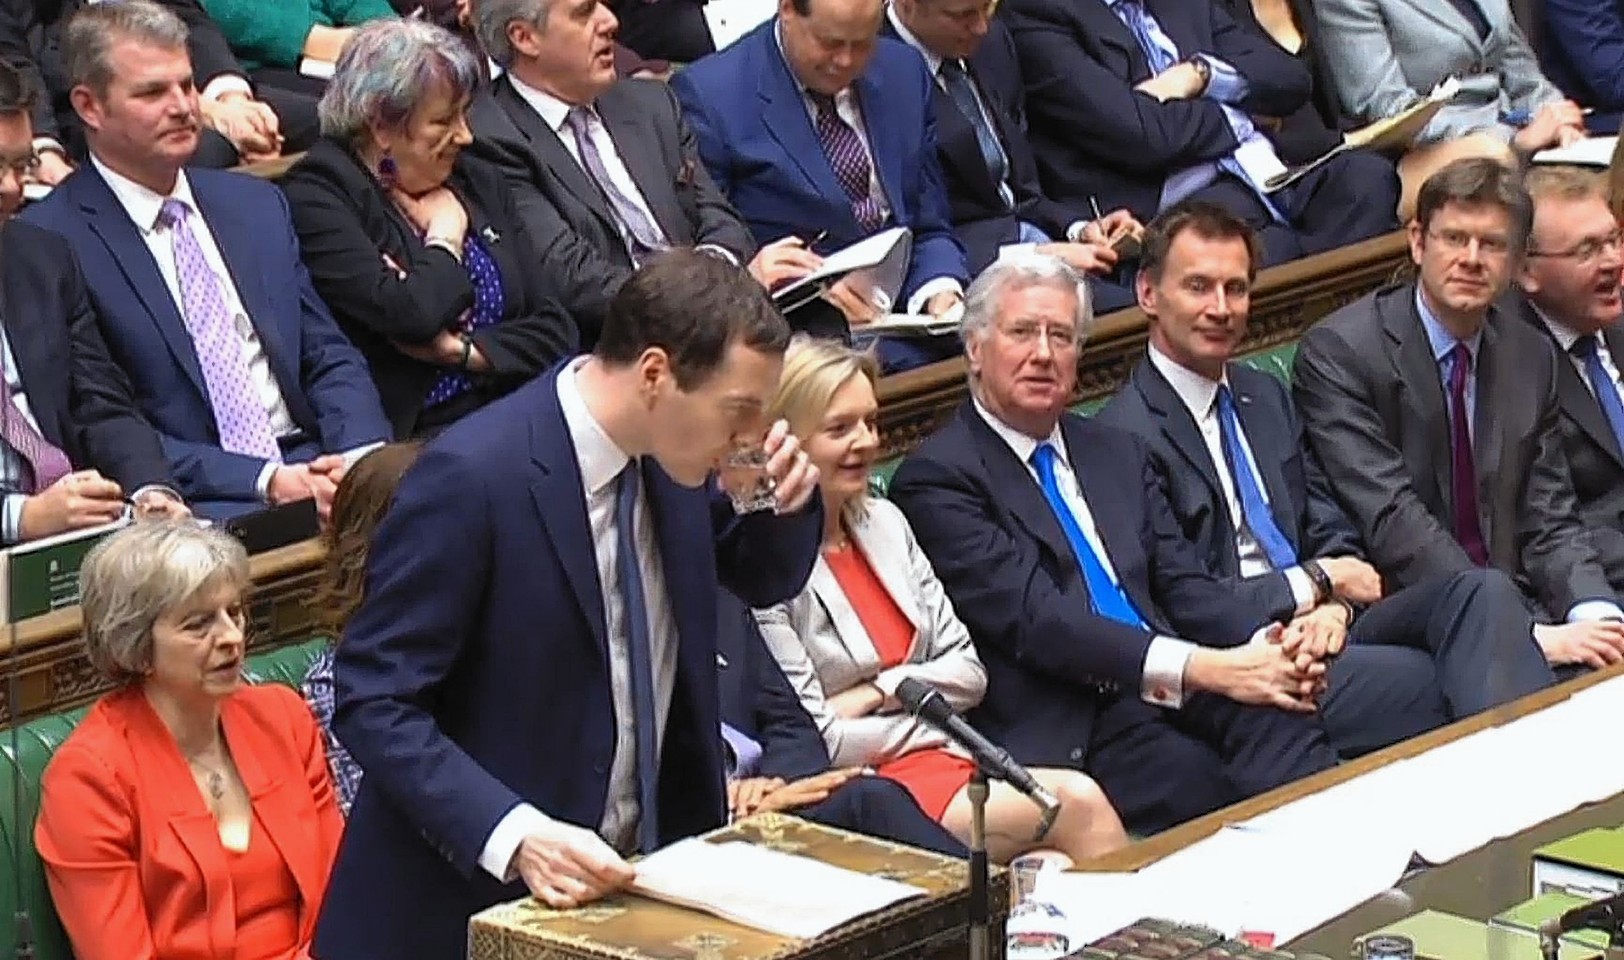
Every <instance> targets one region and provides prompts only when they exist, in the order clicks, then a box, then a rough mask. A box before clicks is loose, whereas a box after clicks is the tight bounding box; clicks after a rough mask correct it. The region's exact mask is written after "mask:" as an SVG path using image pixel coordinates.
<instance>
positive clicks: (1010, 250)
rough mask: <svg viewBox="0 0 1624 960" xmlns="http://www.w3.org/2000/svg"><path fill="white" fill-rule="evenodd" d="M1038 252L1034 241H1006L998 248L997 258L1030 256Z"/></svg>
mask: <svg viewBox="0 0 1624 960" xmlns="http://www.w3.org/2000/svg"><path fill="white" fill-rule="evenodd" d="M1037 252H1038V245H1037V244H1035V243H1006V244H1003V245H1001V246H1000V247H999V248H998V259H1000V260H1007V259H1009V258H1011V257H1030V256H1031V255H1033V254H1034V253H1037Z"/></svg>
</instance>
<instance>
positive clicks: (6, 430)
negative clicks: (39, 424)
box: [0, 377, 73, 493]
mask: <svg viewBox="0 0 1624 960" xmlns="http://www.w3.org/2000/svg"><path fill="white" fill-rule="evenodd" d="M0 403H3V404H4V420H3V421H0V439H3V440H5V441H6V443H7V444H9V445H10V446H11V449H13V450H15V451H17V455H18V456H20V457H22V458H23V459H24V460H26V461H28V472H29V474H30V475H29V476H26V477H22V478H20V479H21V481H22V484H21V485H22V489H23V492H24V493H38V492H39V491H41V490H44V489H45V488H46V487H48V486H50V485H51V484H53V483H55V482H57V481H58V480H60V479H62V478H63V477H65V476H67V475H68V471H70V470H72V469H73V465H72V464H70V463H68V457H67V454H65V453H63V452H62V451H61V449H59V448H58V447H57V446H56V445H55V444H53V443H51V442H50V441H49V440H47V439H45V438H44V437H43V436H41V435H40V432H39V431H38V430H35V429H34V428H33V426H32V425H30V424H29V422H28V418H27V417H25V416H23V411H22V408H21V407H19V406H17V398H16V397H14V396H12V393H11V384H9V383H7V382H6V379H5V378H4V377H0Z"/></svg>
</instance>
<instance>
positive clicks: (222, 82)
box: [199, 73, 254, 100]
mask: <svg viewBox="0 0 1624 960" xmlns="http://www.w3.org/2000/svg"><path fill="white" fill-rule="evenodd" d="M228 93H245V94H247V95H248V96H249V97H252V96H253V95H254V88H253V87H251V86H249V85H248V80H247V78H245V77H241V76H238V75H237V74H235V73H222V74H220V75H219V76H218V77H215V78H214V79H213V80H210V81H209V84H208V86H206V87H204V88H203V92H202V93H201V94H199V96H201V97H202V98H203V99H204V100H218V99H220V98H221V97H223V96H225V95H226V94H228Z"/></svg>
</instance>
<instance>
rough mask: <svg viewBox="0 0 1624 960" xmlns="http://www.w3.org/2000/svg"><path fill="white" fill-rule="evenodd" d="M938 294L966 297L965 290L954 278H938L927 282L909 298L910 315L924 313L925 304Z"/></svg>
mask: <svg viewBox="0 0 1624 960" xmlns="http://www.w3.org/2000/svg"><path fill="white" fill-rule="evenodd" d="M938 293H956V294H958V295H959V296H961V297H962V296H964V288H963V287H962V286H960V285H959V282H958V281H957V280H955V279H953V278H952V277H937V278H936V279H935V280H926V281H925V282H924V284H923V285H921V286H920V288H919V289H918V290H915V291H914V295H913V296H911V297H909V298H908V312H909V313H924V312H925V304H927V303H929V302H930V298H931V297H934V296H936V295H937V294H938Z"/></svg>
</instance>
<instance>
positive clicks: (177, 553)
mask: <svg viewBox="0 0 1624 960" xmlns="http://www.w3.org/2000/svg"><path fill="white" fill-rule="evenodd" d="M220 585H227V586H232V587H235V588H237V589H238V590H240V591H246V590H247V588H248V552H247V551H246V550H244V549H243V546H242V544H241V543H239V542H238V541H237V539H236V538H235V537H233V536H231V535H230V534H228V533H226V532H224V531H223V530H221V529H220V528H219V527H205V526H201V525H199V524H198V523H197V521H195V520H190V519H187V520H161V521H150V522H146V521H144V522H141V523H137V524H135V525H133V526H129V527H125V528H124V529H123V530H120V531H118V532H116V533H114V534H112V535H111V536H109V537H108V538H107V539H106V540H103V541H102V542H101V543H99V544H97V545H96V546H95V548H94V549H92V550H91V551H90V554H89V556H87V557H85V562H84V565H83V566H81V567H80V569H79V607H80V610H81V611H82V612H83V614H84V634H85V652H86V654H88V655H89V657H90V663H91V665H92V666H94V667H95V668H96V669H97V670H98V671H100V673H101V674H102V676H104V677H106V678H107V679H108V680H109V681H111V682H112V683H113V684H114V685H115V686H124V685H127V684H130V683H134V682H136V681H137V680H140V679H141V678H142V677H144V676H146V674H147V673H148V672H149V671H150V670H151V669H152V627H153V625H154V624H156V623H157V622H158V618H159V617H160V616H162V615H163V614H164V612H165V611H167V610H170V609H173V608H174V607H176V606H178V605H180V604H182V603H185V602H186V601H188V600H190V599H191V598H192V597H195V596H197V594H198V593H199V592H201V591H203V590H208V589H212V588H214V587H216V586H220Z"/></svg>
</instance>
